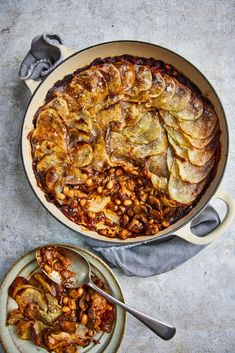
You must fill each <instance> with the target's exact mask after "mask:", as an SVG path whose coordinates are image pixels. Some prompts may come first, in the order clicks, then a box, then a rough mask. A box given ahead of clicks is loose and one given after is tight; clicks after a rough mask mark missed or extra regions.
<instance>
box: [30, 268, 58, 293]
mask: <svg viewBox="0 0 235 353" xmlns="http://www.w3.org/2000/svg"><path fill="white" fill-rule="evenodd" d="M32 277H33V278H34V279H35V280H36V281H37V282H38V284H39V285H40V286H41V287H42V289H43V290H44V292H46V293H47V292H48V293H50V294H51V295H52V296H54V297H55V296H56V288H55V285H54V284H53V283H49V282H48V278H47V277H46V275H45V274H44V273H38V272H36V273H34V274H33V276H32ZM32 277H31V279H32ZM31 279H30V280H31Z"/></svg>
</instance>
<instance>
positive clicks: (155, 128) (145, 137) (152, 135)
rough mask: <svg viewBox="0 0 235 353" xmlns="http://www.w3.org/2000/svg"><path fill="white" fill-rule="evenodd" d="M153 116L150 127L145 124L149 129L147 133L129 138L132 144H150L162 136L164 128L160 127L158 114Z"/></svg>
mask: <svg viewBox="0 0 235 353" xmlns="http://www.w3.org/2000/svg"><path fill="white" fill-rule="evenodd" d="M151 116H152V121H151V124H150V125H148V124H145V128H146V127H148V129H147V131H145V132H143V133H141V132H139V134H138V133H137V134H135V135H133V136H131V137H130V138H129V139H130V141H131V142H133V143H137V144H148V143H150V142H152V141H154V140H156V139H157V138H158V137H159V136H160V135H161V133H162V127H161V125H160V122H159V119H158V116H157V114H151ZM141 120H142V119H141ZM141 120H140V123H141ZM134 129H135V127H134V128H133V130H134Z"/></svg>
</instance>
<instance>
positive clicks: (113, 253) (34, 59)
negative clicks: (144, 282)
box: [19, 34, 220, 277]
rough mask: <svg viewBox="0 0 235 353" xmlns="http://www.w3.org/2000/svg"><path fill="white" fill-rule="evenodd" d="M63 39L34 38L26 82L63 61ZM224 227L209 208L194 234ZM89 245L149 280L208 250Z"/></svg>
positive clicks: (182, 244) (176, 245)
mask: <svg viewBox="0 0 235 353" xmlns="http://www.w3.org/2000/svg"><path fill="white" fill-rule="evenodd" d="M62 43H63V42H62V40H61V38H60V37H59V36H58V35H56V34H42V35H39V36H36V37H35V38H33V40H32V43H31V49H30V50H29V52H28V54H27V55H26V57H25V58H24V59H23V61H22V63H21V66H20V69H19V77H20V78H21V79H23V80H26V79H29V78H31V79H34V80H42V79H43V78H44V77H45V76H46V75H47V74H48V73H49V72H50V71H51V70H53V69H54V67H55V66H56V65H58V64H59V63H60V62H61V61H62V60H63V58H62V54H61V50H60V45H61V44H62ZM219 223H220V219H219V216H218V214H217V212H216V211H215V210H214V208H213V207H211V206H207V207H206V208H205V209H204V211H203V212H202V213H201V214H200V215H199V216H198V217H196V218H195V219H194V220H193V221H192V231H193V233H195V234H196V235H198V236H204V235H206V234H208V233H209V232H210V231H212V230H213V229H215V228H216V227H217V226H218V224H219ZM86 245H87V246H89V247H92V249H93V250H94V251H95V252H96V253H97V254H98V255H100V256H102V257H103V258H104V259H105V260H106V261H108V262H109V263H110V264H111V265H112V266H114V267H119V268H121V269H122V270H123V271H124V272H125V274H126V275H127V276H139V277H148V276H152V275H156V274H160V273H163V272H167V271H170V270H172V269H173V268H175V267H177V266H178V265H180V264H182V263H184V262H185V261H187V260H188V259H190V258H191V257H192V256H194V255H196V254H197V253H198V252H199V251H201V250H202V249H203V248H204V246H196V245H193V244H190V243H188V242H186V241H184V240H182V239H180V238H177V237H173V238H172V239H171V240H169V241H167V242H164V243H159V242H156V241H155V240H152V241H146V242H144V243H141V245H135V244H133V245H120V246H107V243H104V242H99V241H95V240H86Z"/></svg>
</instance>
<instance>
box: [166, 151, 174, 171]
mask: <svg viewBox="0 0 235 353" xmlns="http://www.w3.org/2000/svg"><path fill="white" fill-rule="evenodd" d="M173 162H174V154H173V151H172V148H171V146H168V148H167V151H166V163H167V168H168V171H169V172H170V171H171V167H172V164H173Z"/></svg>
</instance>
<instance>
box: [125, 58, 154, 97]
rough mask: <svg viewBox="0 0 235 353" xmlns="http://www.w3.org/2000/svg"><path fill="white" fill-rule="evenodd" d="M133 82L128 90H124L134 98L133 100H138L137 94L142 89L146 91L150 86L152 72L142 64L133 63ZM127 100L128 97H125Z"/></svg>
mask: <svg viewBox="0 0 235 353" xmlns="http://www.w3.org/2000/svg"><path fill="white" fill-rule="evenodd" d="M134 69H135V82H134V85H133V86H132V87H131V89H130V90H129V91H127V92H126V94H128V95H129V96H131V97H133V98H134V101H135V100H136V99H137V100H139V97H138V96H139V94H140V92H142V91H147V90H148V89H149V88H150V87H151V86H152V74H151V71H150V69H149V68H148V67H146V66H144V65H134ZM127 99H128V100H129V99H130V98H127Z"/></svg>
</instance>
